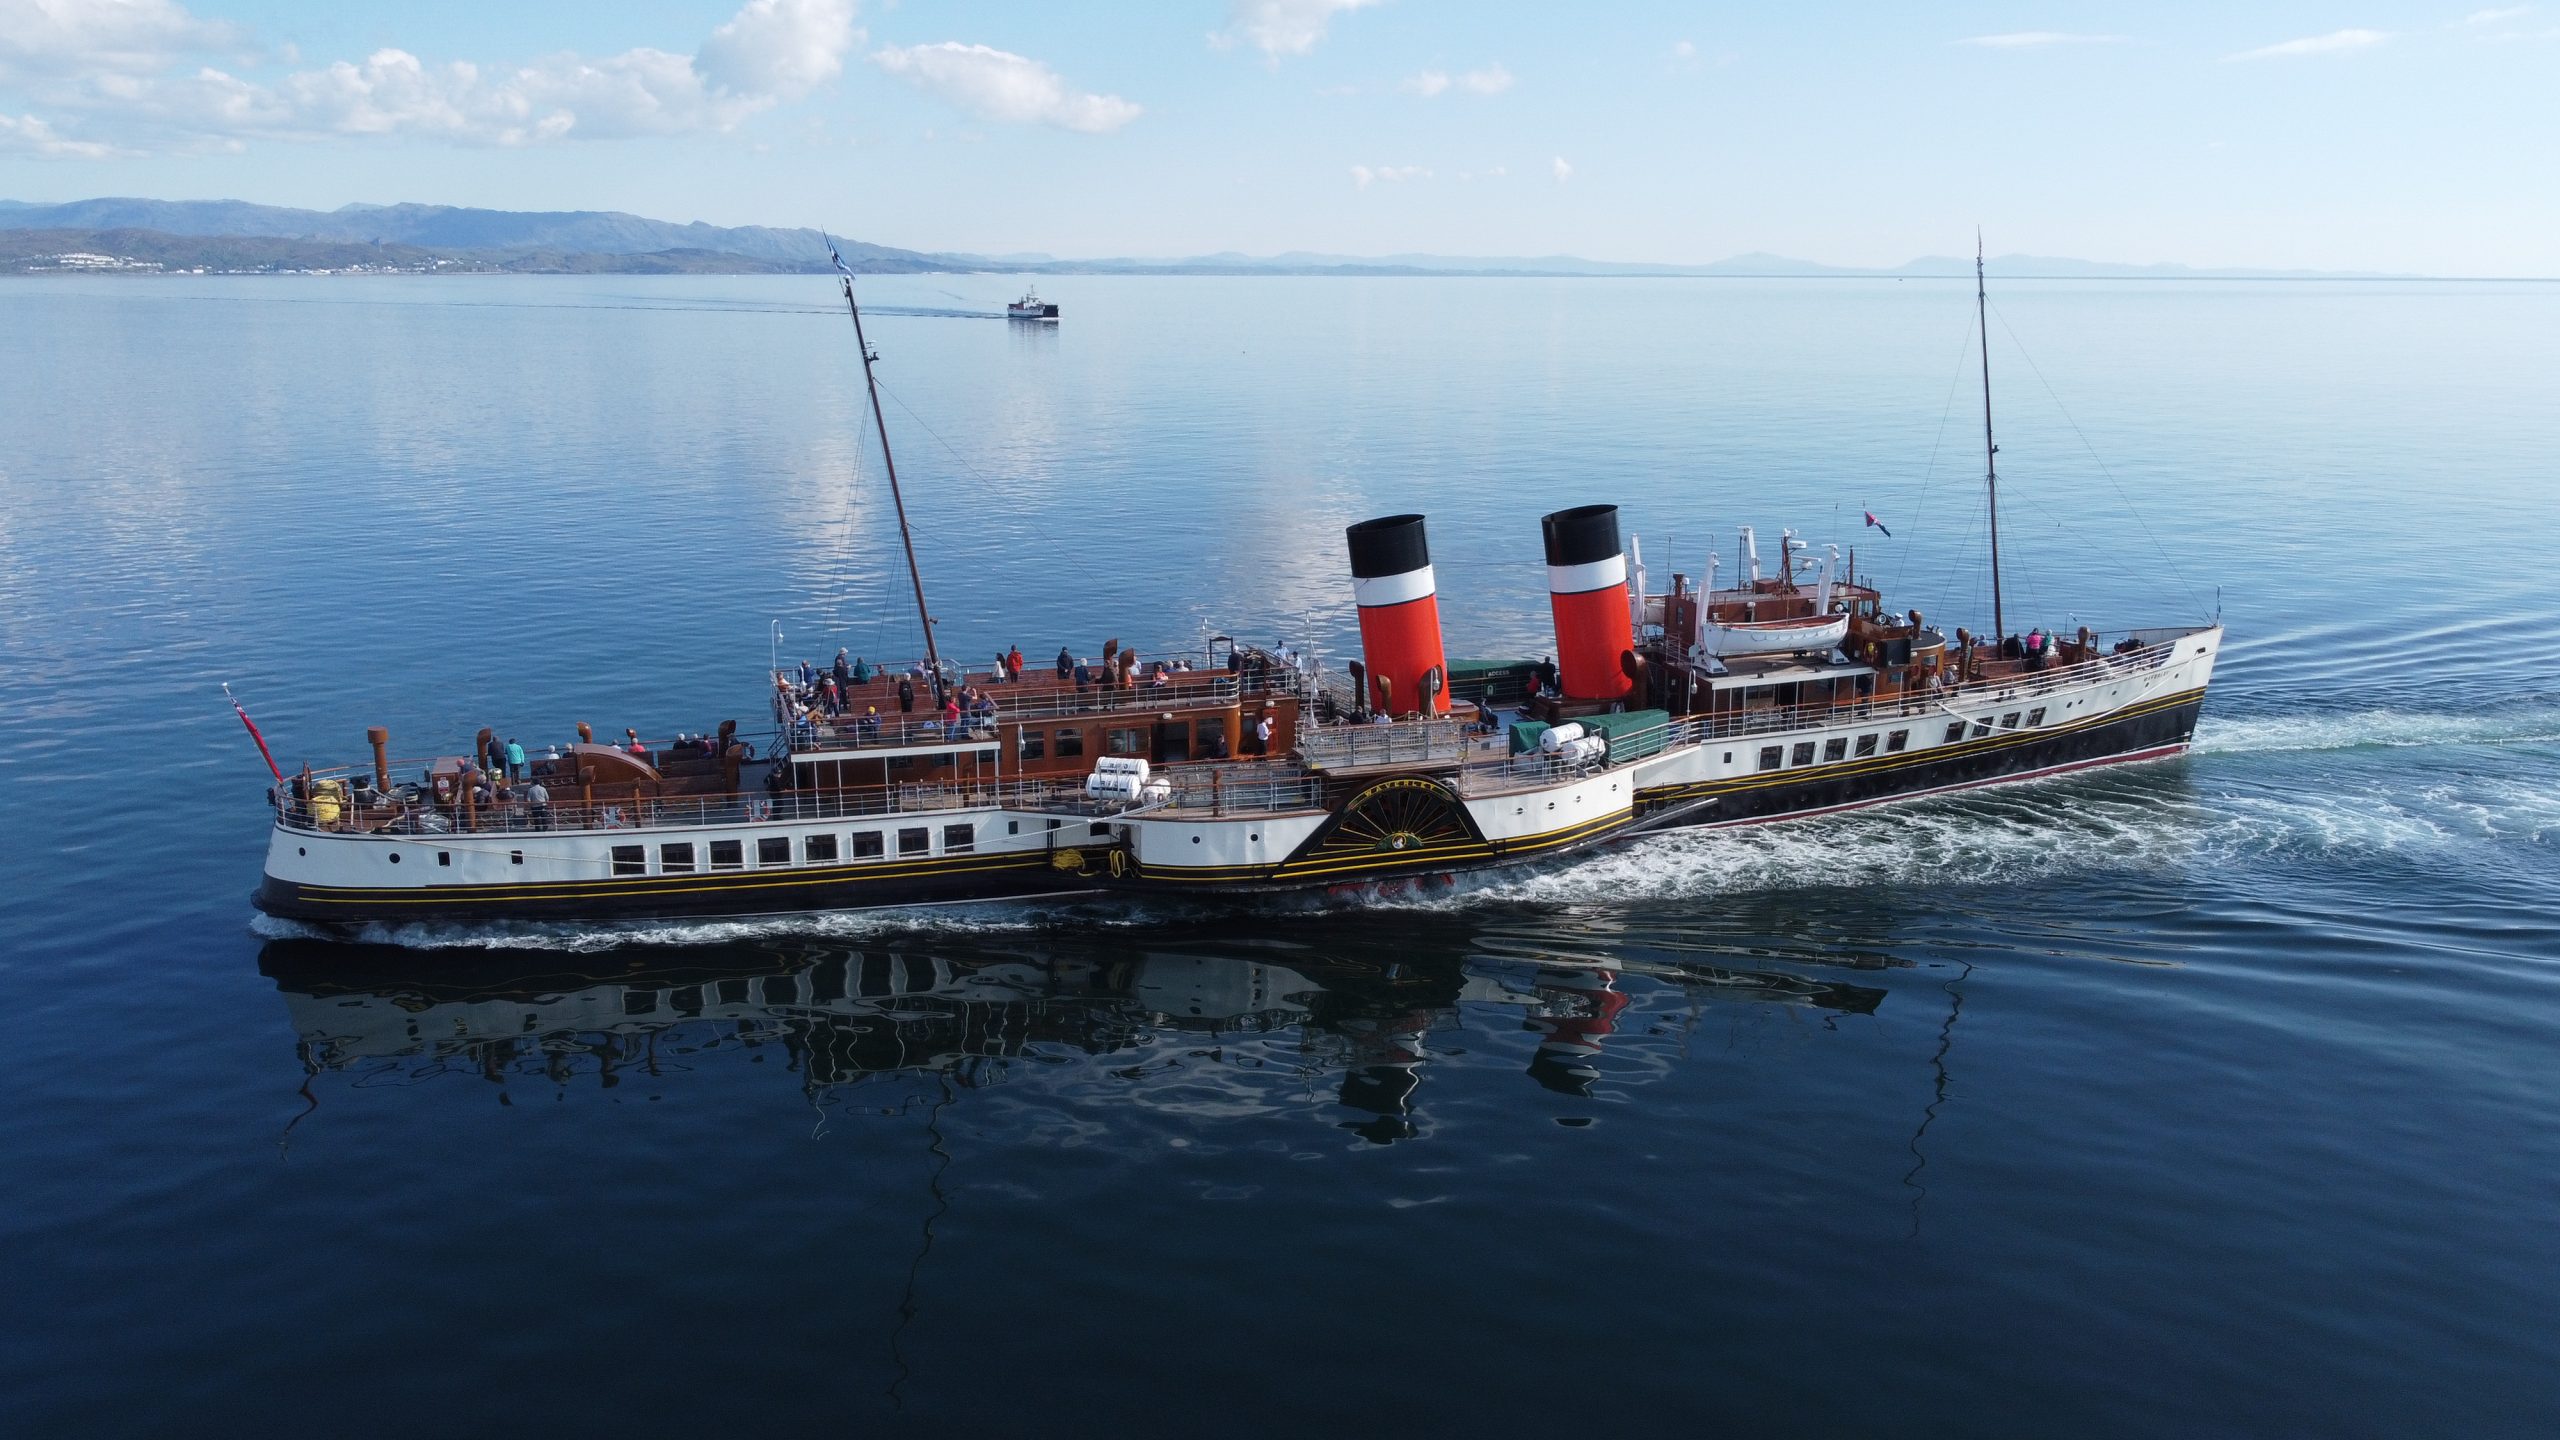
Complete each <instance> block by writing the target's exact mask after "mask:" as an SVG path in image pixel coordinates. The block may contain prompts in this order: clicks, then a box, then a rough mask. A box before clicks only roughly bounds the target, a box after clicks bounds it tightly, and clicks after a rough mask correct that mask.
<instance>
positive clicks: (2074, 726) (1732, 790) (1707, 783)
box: [1636, 689, 2204, 804]
mask: <svg viewBox="0 0 2560 1440" xmlns="http://www.w3.org/2000/svg"><path fill="white" fill-rule="evenodd" d="M2203 695H2204V691H2203V690H2202V689H2195V690H2182V691H2180V692H2178V693H2177V694H2175V695H2165V696H2161V697H2160V698H2158V699H2153V700H2145V701H2143V702H2141V703H2140V704H2138V705H2129V706H2127V707H2125V708H2124V709H2121V710H2111V711H2109V712H2107V713H2106V714H2104V715H2099V716H2094V717H2092V718H2090V719H2086V720H2075V721H2073V722H2071V723H2070V724H2068V725H2054V726H2047V727H2042V728H2038V729H2035V730H1995V731H1993V732H1992V733H1990V734H1989V735H1985V736H1983V737H1982V738H1981V739H1979V740H1965V741H1962V742H1959V743H1957V744H1953V745H1936V746H1932V747H1930V748H1928V749H1925V750H1911V751H1905V752H1903V753H1901V754H1897V755H1891V756H1881V755H1880V756H1875V757H1872V758H1869V759H1864V760H1846V761H1834V762H1832V763H1831V764H1828V765H1815V766H1810V767H1807V768H1805V769H1802V770H1797V769H1792V768H1790V769H1785V770H1758V771H1754V772H1752V773H1751V774H1749V775H1742V776H1736V777H1734V778H1732V779H1729V780H1697V781H1691V782H1689V783H1688V784H1684V785H1663V786H1656V787H1653V788H1650V789H1646V790H1640V791H1638V792H1636V798H1637V799H1638V800H1640V801H1643V802H1645V803H1647V804H1652V803H1657V802H1660V801H1665V800H1687V799H1692V798H1695V797H1699V796H1705V795H1730V794H1736V793H1739V792H1741V791H1744V790H1761V789H1767V788H1769V787H1771V786H1776V785H1794V784H1799V783H1802V782H1806V781H1813V780H1837V779H1843V778H1846V777H1848V776H1852V775H1869V774H1875V773H1878V772H1880V771H1886V770H1900V769H1904V768H1906V767H1910V766H1916V765H1930V764H1935V763H1936V762H1938V761H1940V760H1947V759H1953V758H1956V757H1959V756H1966V755H1979V754H1986V753H1988V752H1990V751H1993V750H2004V749H2010V748H2013V747H2016V746H2021V745H2031V744H2034V743H2036V742H2037V741H2041V740H2051V739H2054V738H2056V737H2057V736H2063V735H2071V734H2076V733H2078V732H2080V731H2083V730H2091V729H2095V728H2096V727H2098V726H2101V725H2112V724H2114V723H2116V722H2117V721H2119V720H2135V719H2140V718H2141V717H2142V716H2145V715H2150V714H2155V713H2157V712H2159V711H2162V710H2170V709H2175V708H2176V707H2178V706H2181V705H2185V704H2187V703H2189V702H2191V701H2194V700H2197V699H2199V698H2201V697H2202V696H2203ZM1896 718H1897V719H1901V718H1906V717H1896ZM1950 723H1952V722H1950ZM1972 724H1973V722H1971V721H1967V722H1966V726H1967V728H1968V729H1969V728H1971V726H1972ZM1913 728H1917V727H1916V725H1915V726H1914V727H1913ZM1752 738H1757V737H1752ZM1735 748H1737V749H1740V748H1742V747H1740V746H1736V747H1735Z"/></svg>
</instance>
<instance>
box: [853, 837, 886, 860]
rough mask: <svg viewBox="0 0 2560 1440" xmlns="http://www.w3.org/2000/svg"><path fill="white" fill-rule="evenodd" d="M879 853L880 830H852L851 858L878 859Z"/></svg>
mask: <svg viewBox="0 0 2560 1440" xmlns="http://www.w3.org/2000/svg"><path fill="white" fill-rule="evenodd" d="M880 855H881V844H880V832H879V831H877V830H856V831H854V832H853V858H854V859H856V860H877V859H879V858H880Z"/></svg>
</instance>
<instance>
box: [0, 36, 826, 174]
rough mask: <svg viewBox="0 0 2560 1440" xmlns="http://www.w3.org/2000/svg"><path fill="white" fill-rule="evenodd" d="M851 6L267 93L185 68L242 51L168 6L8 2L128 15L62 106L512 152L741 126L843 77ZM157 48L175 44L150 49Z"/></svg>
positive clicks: (111, 117)
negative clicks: (690, 45)
mask: <svg viewBox="0 0 2560 1440" xmlns="http://www.w3.org/2000/svg"><path fill="white" fill-rule="evenodd" d="M854 4H855V0H747V3H746V4H745V5H744V6H743V7H742V8H741V9H739V10H738V12H737V13H736V14H735V15H734V16H732V17H731V18H730V20H729V21H728V22H727V23H726V24H724V25H722V26H720V27H719V28H718V29H717V30H715V31H713V32H712V34H711V35H710V36H709V37H708V38H707V39H705V40H704V42H703V44H702V47H701V50H700V52H699V53H697V54H696V55H693V56H690V57H688V56H684V55H678V54H673V53H671V52H668V51H665V50H655V49H650V48H647V47H645V46H644V47H640V48H636V49H632V50H626V51H623V52H622V53H621V54H618V55H609V56H604V57H602V58H596V59H589V58H587V57H584V56H579V55H575V54H560V55H553V56H548V57H545V58H543V59H540V60H536V61H532V62H530V63H527V64H523V65H518V66H513V67H495V66H491V67H483V66H480V65H476V64H473V63H471V62H469V61H448V62H443V63H435V64H431V63H429V62H427V61H425V60H422V59H420V58H419V57H418V56H416V55H414V54H411V53H410V52H408V51H406V50H401V49H397V48H391V47H386V48H383V49H380V50H376V51H375V52H373V53H372V54H371V55H368V56H366V57H365V58H364V59H363V60H362V61H360V62H358V61H348V60H340V61H337V62H334V63H332V64H328V65H324V66H320V67H318V68H316V69H309V70H300V71H296V72H294V73H292V74H289V75H286V76H284V77H283V78H282V79H280V80H278V81H276V82H274V83H273V84H261V83H258V82H255V81H250V80H245V79H242V78H240V77H238V76H235V75H232V74H229V73H228V72H226V71H223V70H221V69H217V68H214V67H212V66H200V67H198V68H196V69H195V70H194V71H193V72H192V73H179V71H178V69H177V65H176V62H177V59H178V57H179V53H180V52H179V50H178V48H176V47H179V46H181V45H184V46H192V47H195V48H197V49H199V50H201V49H202V48H204V47H206V46H209V45H213V44H217V43H230V40H231V34H230V31H229V30H228V27H208V26H206V25H205V24H204V23H203V22H199V21H195V20H193V19H192V17H189V16H188V15H187V14H186V12H185V11H184V10H182V9H179V8H178V7H177V6H175V5H174V4H170V3H167V0H0V6H13V5H14V6H21V7H32V8H33V9H35V10H40V11H47V12H49V13H59V14H64V15H69V14H72V13H74V12H81V11H98V10H112V11H118V12H132V13H126V14H124V15H123V21H122V24H121V28H120V29H119V28H113V27H102V26H99V25H95V24H92V25H90V26H88V28H87V29H86V30H85V31H83V32H82V33H84V34H87V35H89V36H90V37H91V38H92V39H93V40H97V41H98V44H99V47H100V48H99V49H98V52H97V53H99V54H102V55H105V56H107V57H109V58H110V59H114V58H116V57H125V58H129V59H130V60H131V61H132V63H131V64H129V65H126V66H124V67H123V68H117V66H115V65H113V64H110V63H106V62H104V61H102V62H100V63H99V64H98V65H96V66H93V67H92V68H90V69H89V70H87V71H86V72H85V73H78V74H65V75H64V76H63V78H62V80H61V82H60V83H58V84H54V85H51V86H38V87H35V90H36V93H37V94H38V96H39V98H41V99H43V100H45V101H46V102H47V103H48V104H50V105H52V106H54V107H55V108H58V109H67V110H73V111H78V112H82V113H84V114H86V115H88V116H90V117H91V118H92V119H93V120H97V121H104V122H107V123H110V124H121V125H122V126H123V127H125V128H128V129H138V130H140V131H143V132H145V133H147V134H148V135H150V136H151V137H153V138H154V139H157V140H159V141H162V142H164V143H165V142H169V141H175V142H176V143H178V144H179V145H181V146H189V147H199V148H200V147H202V146H204V145H207V144H213V145H236V144H238V143H239V142H240V141H242V140H244V139H252V138H280V139H322V138H332V137H372V136H389V137H404V138H427V139H438V140H446V141H450V142H453V143H457V144H470V145H502V146H516V145H533V144H541V143H545V142H549V141H555V140H562V139H571V138H578V139H611V138H618V137H625V136H633V135H668V134H681V133H688V132H696V131H706V130H708V131H722V130H729V129H732V128H734V127H736V126H737V125H738V124H740V123H741V122H743V121H745V120H746V119H748V118H749V117H751V116H753V115H756V114H758V113H759V112H762V111H764V110H768V109H771V108H772V107H773V106H775V105H778V104H780V103H782V102H783V101H785V100H791V99H797V98H799V97H800V96H802V95H805V94H807V93H808V92H809V91H810V90H812V89H814V88H816V87H817V86H819V85H822V84H824V83H826V82H827V81H829V80H832V79H834V78H835V77H837V76H838V75H840V74H842V73H843V70H844V57H845V56H846V54H847V53H849V52H850V51H851V50H852V48H853V47H854V46H855V45H856V44H858V43H860V41H861V39H862V31H861V29H860V28H859V27H858V26H856V25H855V24H854ZM146 12H147V13H146ZM146 20H147V21H148V23H147V24H146V23H144V22H145V21H146ZM102 36H103V37H106V38H104V39H100V38H99V37H102ZM116 37H122V38H116ZM154 37H158V38H157V39H156V40H155V39H154ZM9 43H12V44H19V42H18V41H17V40H14V39H13V40H12V41H11V42H9ZM151 43H158V44H160V45H162V47H163V48H162V49H160V50H159V51H157V52H153V51H151V50H150V49H149V45H150V44H151ZM24 48H25V47H24V46H23V45H22V44H20V50H24ZM60 48H61V47H60V46H59V45H55V46H53V48H52V50H51V51H49V52H48V53H58V52H59V51H60ZM11 53H17V52H11ZM146 62H148V63H146Z"/></svg>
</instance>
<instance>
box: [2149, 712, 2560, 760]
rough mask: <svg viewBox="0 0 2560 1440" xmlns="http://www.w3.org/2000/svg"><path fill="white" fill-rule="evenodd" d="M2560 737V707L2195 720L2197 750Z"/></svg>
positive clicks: (2354, 746) (2519, 742)
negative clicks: (2464, 712) (2472, 712)
mask: <svg viewBox="0 0 2560 1440" xmlns="http://www.w3.org/2000/svg"><path fill="white" fill-rule="evenodd" d="M2554 741H2560V707H2553V706H2549V705H2531V706H2521V707H2501V708H2499V709H2495V710H2488V711H2483V712H2479V713H2474V714H2459V713H2453V712H2445V711H2418V710H2356V711H2348V712H2343V713H2338V714H2326V715H2319V714H2311V715H2306V714H2291V715H2263V716H2244V717H2240V718H2223V717H2220V716H2216V715H2213V714H2211V713H2210V712H2208V713H2207V714H2206V716H2205V717H2204V719H2203V720H2201V721H2199V722H2198V723H2197V725H2196V738H2195V753H2197V754H2199V755H2244V754H2254V753H2259V752H2263V751H2270V750H2353V749H2358V748H2361V747H2365V746H2376V747H2386V748H2393V747H2406V746H2416V745H2526V744H2548V743H2551V742H2554Z"/></svg>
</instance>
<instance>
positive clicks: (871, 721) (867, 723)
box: [862, 705, 880, 740]
mask: <svg viewBox="0 0 2560 1440" xmlns="http://www.w3.org/2000/svg"><path fill="white" fill-rule="evenodd" d="M862 738H863V739H865V740H877V739H879V738H880V707H879V706H877V705H872V706H867V707H865V708H864V710H863V712H862Z"/></svg>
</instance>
